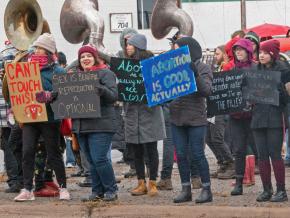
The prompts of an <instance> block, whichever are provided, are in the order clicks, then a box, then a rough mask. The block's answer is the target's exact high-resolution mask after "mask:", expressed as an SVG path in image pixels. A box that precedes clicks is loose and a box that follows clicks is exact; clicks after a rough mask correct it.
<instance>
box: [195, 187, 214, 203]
mask: <svg viewBox="0 0 290 218" xmlns="http://www.w3.org/2000/svg"><path fill="white" fill-rule="evenodd" d="M206 202H212V193H211V189H210V186H208V187H204V188H202V190H201V193H200V195H199V196H198V198H197V199H195V203H197V204H202V203H206Z"/></svg>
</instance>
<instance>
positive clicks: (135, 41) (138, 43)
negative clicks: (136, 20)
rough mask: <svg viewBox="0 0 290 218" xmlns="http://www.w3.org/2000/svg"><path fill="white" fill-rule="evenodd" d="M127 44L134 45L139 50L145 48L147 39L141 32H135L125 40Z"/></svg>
mask: <svg viewBox="0 0 290 218" xmlns="http://www.w3.org/2000/svg"><path fill="white" fill-rule="evenodd" d="M127 43H128V44H130V45H133V46H135V47H136V48H139V49H141V50H146V49H147V39H146V37H145V36H144V35H142V34H139V33H138V34H135V35H133V36H132V37H130V38H129V39H128V41H127Z"/></svg>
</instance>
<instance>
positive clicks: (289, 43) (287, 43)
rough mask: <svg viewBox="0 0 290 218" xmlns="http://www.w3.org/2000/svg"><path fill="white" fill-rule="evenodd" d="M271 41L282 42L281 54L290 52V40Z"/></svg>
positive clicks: (278, 39)
mask: <svg viewBox="0 0 290 218" xmlns="http://www.w3.org/2000/svg"><path fill="white" fill-rule="evenodd" d="M270 40H277V41H279V42H280V52H287V51H290V38H274V39H270Z"/></svg>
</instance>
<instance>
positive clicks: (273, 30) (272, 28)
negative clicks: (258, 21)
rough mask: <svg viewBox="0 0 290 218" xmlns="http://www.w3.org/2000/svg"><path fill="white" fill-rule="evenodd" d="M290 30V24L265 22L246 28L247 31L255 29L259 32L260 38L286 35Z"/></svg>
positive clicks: (254, 30)
mask: <svg viewBox="0 0 290 218" xmlns="http://www.w3.org/2000/svg"><path fill="white" fill-rule="evenodd" d="M289 30H290V27H289V26H283V25H277V24H269V23H264V24H262V25H259V26H255V27H252V28H249V29H247V30H245V32H249V31H253V32H255V33H257V34H258V35H259V36H260V38H262V37H269V36H278V35H285V36H286V34H287V33H288V31H289Z"/></svg>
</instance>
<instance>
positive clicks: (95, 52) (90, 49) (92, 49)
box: [78, 45, 98, 60]
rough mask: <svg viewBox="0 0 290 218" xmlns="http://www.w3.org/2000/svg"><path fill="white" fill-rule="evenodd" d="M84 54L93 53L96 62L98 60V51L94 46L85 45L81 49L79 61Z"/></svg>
mask: <svg viewBox="0 0 290 218" xmlns="http://www.w3.org/2000/svg"><path fill="white" fill-rule="evenodd" d="M84 52H88V53H91V54H92V55H93V56H94V58H95V59H96V60H97V59H98V50H97V49H96V48H95V47H94V46H92V45H84V46H82V47H81V48H80V49H79V52H78V59H79V60H80V57H81V54H82V53H84Z"/></svg>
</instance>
